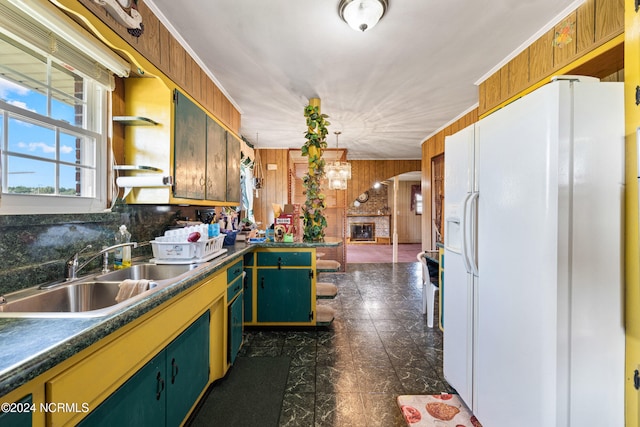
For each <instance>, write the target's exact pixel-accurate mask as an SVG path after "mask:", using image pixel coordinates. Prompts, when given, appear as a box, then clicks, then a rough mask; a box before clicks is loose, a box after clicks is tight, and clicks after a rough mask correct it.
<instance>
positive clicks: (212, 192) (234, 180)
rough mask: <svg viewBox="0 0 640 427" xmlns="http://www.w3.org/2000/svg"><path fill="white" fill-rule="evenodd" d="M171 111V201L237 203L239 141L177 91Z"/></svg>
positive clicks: (239, 194) (238, 195) (239, 192)
mask: <svg viewBox="0 0 640 427" xmlns="http://www.w3.org/2000/svg"><path fill="white" fill-rule="evenodd" d="M174 111H175V126H174V170H173V175H174V178H175V179H174V186H173V195H174V197H177V198H184V199H198V200H210V201H221V202H224V201H227V202H234V203H239V202H240V196H241V191H240V157H241V147H240V141H239V140H238V139H237V138H235V137H234V136H232V135H230V134H229V132H227V131H226V130H225V128H224V127H223V126H222V125H220V124H219V123H218V122H216V121H215V120H214V119H212V118H211V117H210V116H209V115H208V114H207V113H205V112H204V110H202V109H201V108H200V107H199V106H198V105H197V104H195V103H194V102H192V101H191V100H190V99H189V98H188V97H186V96H185V95H184V94H182V93H181V92H180V91H178V90H176V91H175V92H174Z"/></svg>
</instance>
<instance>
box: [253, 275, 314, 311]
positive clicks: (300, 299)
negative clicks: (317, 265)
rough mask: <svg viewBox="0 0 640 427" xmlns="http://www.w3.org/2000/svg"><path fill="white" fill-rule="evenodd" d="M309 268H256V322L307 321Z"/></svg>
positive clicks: (309, 287)
mask: <svg viewBox="0 0 640 427" xmlns="http://www.w3.org/2000/svg"><path fill="white" fill-rule="evenodd" d="M312 278H313V270H311V269H285V268H282V269H277V268H276V269H272V268H270V269H267V268H258V277H257V288H258V289H257V293H258V313H257V314H258V322H277V323H291V322H310V321H312V320H314V314H313V308H312V307H311V288H312Z"/></svg>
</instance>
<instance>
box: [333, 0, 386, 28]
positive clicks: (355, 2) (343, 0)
mask: <svg viewBox="0 0 640 427" xmlns="http://www.w3.org/2000/svg"><path fill="white" fill-rule="evenodd" d="M387 6H388V1H387V0H340V4H339V5H338V11H339V13H340V18H342V19H343V20H344V22H346V23H347V24H349V26H350V27H351V28H353V29H354V30H356V31H363V32H364V31H367V30H370V29H372V28H373V27H375V25H376V24H377V23H378V21H379V20H380V18H382V17H383V16H384V13H385V12H386V11H387Z"/></svg>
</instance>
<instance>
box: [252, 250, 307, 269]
mask: <svg viewBox="0 0 640 427" xmlns="http://www.w3.org/2000/svg"><path fill="white" fill-rule="evenodd" d="M258 265H259V266H261V267H311V252H258Z"/></svg>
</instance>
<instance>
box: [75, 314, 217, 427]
mask: <svg viewBox="0 0 640 427" xmlns="http://www.w3.org/2000/svg"><path fill="white" fill-rule="evenodd" d="M123 357H124V356H123ZM208 381H209V312H208V311H207V312H206V313H204V314H203V315H202V316H200V317H199V318H198V320H196V321H195V322H194V323H192V324H191V326H189V327H188V328H187V329H186V330H185V331H184V332H183V333H182V334H180V335H179V336H178V337H177V338H176V339H175V340H173V341H172V342H171V343H170V344H169V345H168V346H167V347H165V349H164V350H162V351H161V352H160V353H158V354H157V355H156V356H155V357H154V358H153V359H151V360H150V361H149V362H148V363H147V364H146V365H144V366H143V367H142V368H141V369H140V370H139V371H138V372H137V373H136V374H135V375H134V376H132V377H131V378H129V380H127V382H125V383H124V384H123V385H122V386H121V387H120V388H119V389H118V390H117V391H116V392H114V393H113V394H112V395H111V396H109V397H108V398H107V399H106V400H105V401H104V402H102V403H101V404H100V405H99V406H98V407H97V408H96V409H95V410H94V411H92V412H91V413H90V414H89V415H88V416H87V417H86V418H85V419H84V420H82V422H80V424H79V425H81V426H83V427H84V426H105V427H110V426H164V425H167V426H177V425H180V423H181V422H182V421H183V419H184V418H185V416H186V415H187V412H188V411H189V409H191V407H192V406H193V404H194V403H195V402H196V399H197V398H198V396H199V395H200V392H201V391H202V390H203V389H204V387H205V386H206V385H207V383H208Z"/></svg>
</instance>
